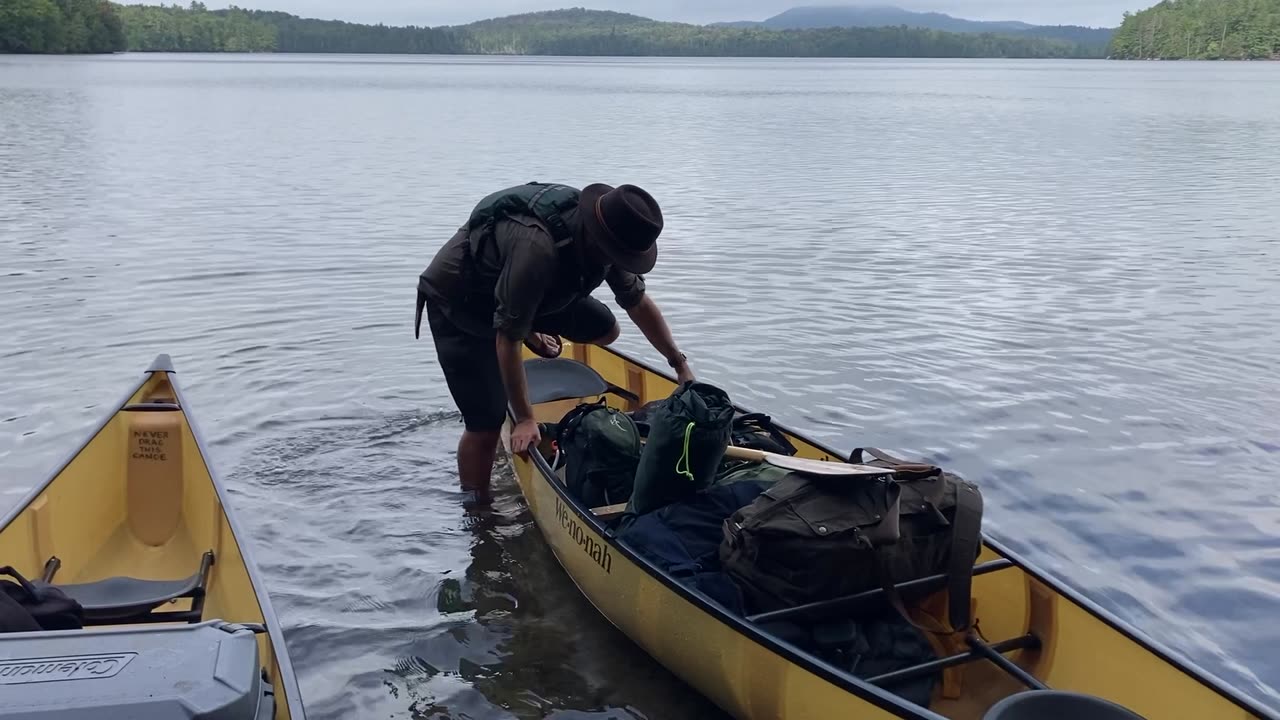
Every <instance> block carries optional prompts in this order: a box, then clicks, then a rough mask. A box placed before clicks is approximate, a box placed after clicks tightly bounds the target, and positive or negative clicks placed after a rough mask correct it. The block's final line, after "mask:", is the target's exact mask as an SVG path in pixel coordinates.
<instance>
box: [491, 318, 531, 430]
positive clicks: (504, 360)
mask: <svg viewBox="0 0 1280 720" xmlns="http://www.w3.org/2000/svg"><path fill="white" fill-rule="evenodd" d="M495 343H496V348H495V349H496V351H497V353H498V368H499V369H500V370H501V371H502V384H503V386H504V387H505V388H506V390H507V401H508V402H510V403H511V409H512V410H513V411H514V412H515V415H516V422H521V421H523V420H531V419H533V406H532V405H530V404H529V389H528V383H527V378H526V377H525V374H524V361H523V360H522V358H521V349H520V348H521V346H522V345H523V343H522V342H521V341H519V340H512V339H511V338H509V337H507V336H506V335H503V334H502V333H498V337H497V340H496V341H495Z"/></svg>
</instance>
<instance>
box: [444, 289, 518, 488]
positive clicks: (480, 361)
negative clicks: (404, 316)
mask: <svg viewBox="0 0 1280 720" xmlns="http://www.w3.org/2000/svg"><path fill="white" fill-rule="evenodd" d="M427 318H428V320H429V321H430V324H431V335H432V338H433V339H434V341H435V346H436V357H437V358H438V360H439V362H440V367H441V369H442V370H443V371H444V378H445V383H446V384H447V385H448V386H449V394H450V395H452V396H453V401H454V403H455V404H456V405H457V406H458V409H459V410H461V411H462V420H463V423H464V429H463V431H462V437H461V438H460V439H459V440H458V479H459V484H460V485H461V486H462V489H463V490H464V491H467V492H470V493H473V496H472V497H471V498H469V499H468V500H465V501H464V504H465V505H471V504H481V505H487V504H489V502H490V501H491V500H492V496H491V493H490V489H489V481H490V477H491V476H492V474H493V463H494V460H495V458H496V457H497V452H498V442H499V440H500V439H501V432H502V423H503V421H504V420H505V419H506V411H507V401H506V397H507V395H506V390H505V388H504V387H503V385H502V374H501V372H500V371H499V370H498V357H497V354H496V352H495V350H494V345H493V340H492V339H485V338H478V337H475V336H472V335H468V334H466V333H465V332H463V331H462V330H461V329H459V328H458V327H457V326H455V325H454V324H453V323H451V322H449V320H448V318H446V317H445V316H444V315H443V314H442V313H441V312H440V311H439V309H438V308H436V307H434V306H431V305H428V306H427Z"/></svg>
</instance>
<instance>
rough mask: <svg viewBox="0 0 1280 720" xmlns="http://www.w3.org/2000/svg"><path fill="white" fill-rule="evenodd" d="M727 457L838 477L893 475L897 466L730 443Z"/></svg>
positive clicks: (799, 471) (725, 453) (810, 473)
mask: <svg viewBox="0 0 1280 720" xmlns="http://www.w3.org/2000/svg"><path fill="white" fill-rule="evenodd" d="M724 455H725V457H728V458H733V459H735V460H746V461H748V462H763V463H769V464H770V465H773V466H775V467H780V468H782V469H784V470H790V471H792V472H798V473H804V474H806V475H830V476H837V477H855V476H857V477H870V476H876V475H892V474H893V473H894V471H895V470H896V469H897V468H883V467H875V466H872V465H854V464H852V463H846V462H828V461H826V460H810V459H809V458H801V457H792V456H790V455H779V454H777V453H771V452H765V451H764V450H755V449H752V448H744V447H737V446H735V445H730V446H729V447H728V448H726V449H725V452H724Z"/></svg>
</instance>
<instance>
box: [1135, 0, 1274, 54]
mask: <svg viewBox="0 0 1280 720" xmlns="http://www.w3.org/2000/svg"><path fill="white" fill-rule="evenodd" d="M1110 52H1111V56H1112V57H1114V58H1117V59H1122V60H1184V59H1186V60H1280V0H1165V1H1164V2H1161V3H1160V4H1158V5H1156V6H1154V7H1151V8H1148V9H1146V10H1143V11H1142V12H1139V13H1134V14H1130V13H1125V15H1124V22H1123V23H1122V24H1121V25H1120V28H1119V29H1118V30H1116V33H1115V36H1114V37H1113V38H1112V40H1111V51H1110Z"/></svg>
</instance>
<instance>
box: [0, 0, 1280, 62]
mask: <svg viewBox="0 0 1280 720" xmlns="http://www.w3.org/2000/svg"><path fill="white" fill-rule="evenodd" d="M120 50H130V51H135V52H314V53H348V52H350V53H421V54H446V55H447V54H511V55H621V56H628V55H629V56H743V57H974V58H976V57H997V58H999V57H1008V58H1089V57H1103V56H1104V55H1105V54H1108V53H1109V54H1110V56H1112V57H1116V58H1142V59H1146V58H1182V57H1186V58H1229V59H1248V58H1280V0H1163V1H1162V2H1161V3H1160V4H1158V5H1156V6H1155V7H1152V8H1150V9H1148V10H1144V11H1142V12H1139V13H1136V14H1129V13H1126V14H1125V17H1124V23H1123V24H1122V25H1121V27H1120V28H1119V29H1118V30H1117V31H1116V33H1115V35H1114V37H1113V39H1112V42H1111V45H1110V47H1102V46H1099V45H1097V44H1096V43H1095V42H1073V41H1071V40H1068V39H1062V38H1052V37H1038V36H1035V35H1031V34H1027V33H997V32H982V33H977V32H946V31H941V30H929V29H922V28H913V27H906V26H896V27H876V28H860V27H855V28H822V29H806V30H769V29H765V28H761V27H725V26H703V25H689V24H684V23H669V22H658V21H655V20H650V19H647V18H642V17H638V16H635V15H628V14H625V13H617V12H607V11H594V10H582V9H574V10H553V11H547V12H540V13H529V14H525V15H517V16H512V17H506V18H498V19H495V20H486V21H482V22H478V23H472V24H470V25H462V26H456V27H440V28H430V27H416V26H408V27H391V26H387V25H381V24H379V25H362V24H358V23H348V22H342V21H338V20H315V19H309V18H300V17H297V16H294V15H290V14H287V13H282V12H268V11H258V10H245V9H242V8H237V7H234V6H233V7H231V8H229V9H226V10H209V9H208V8H206V7H205V6H204V5H203V4H202V3H200V2H192V3H191V4H190V5H186V6H181V5H167V6H164V5H136V4H135V5H119V4H115V3H111V2H109V1H108V0H0V52H31V53H85V52H115V51H120Z"/></svg>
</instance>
